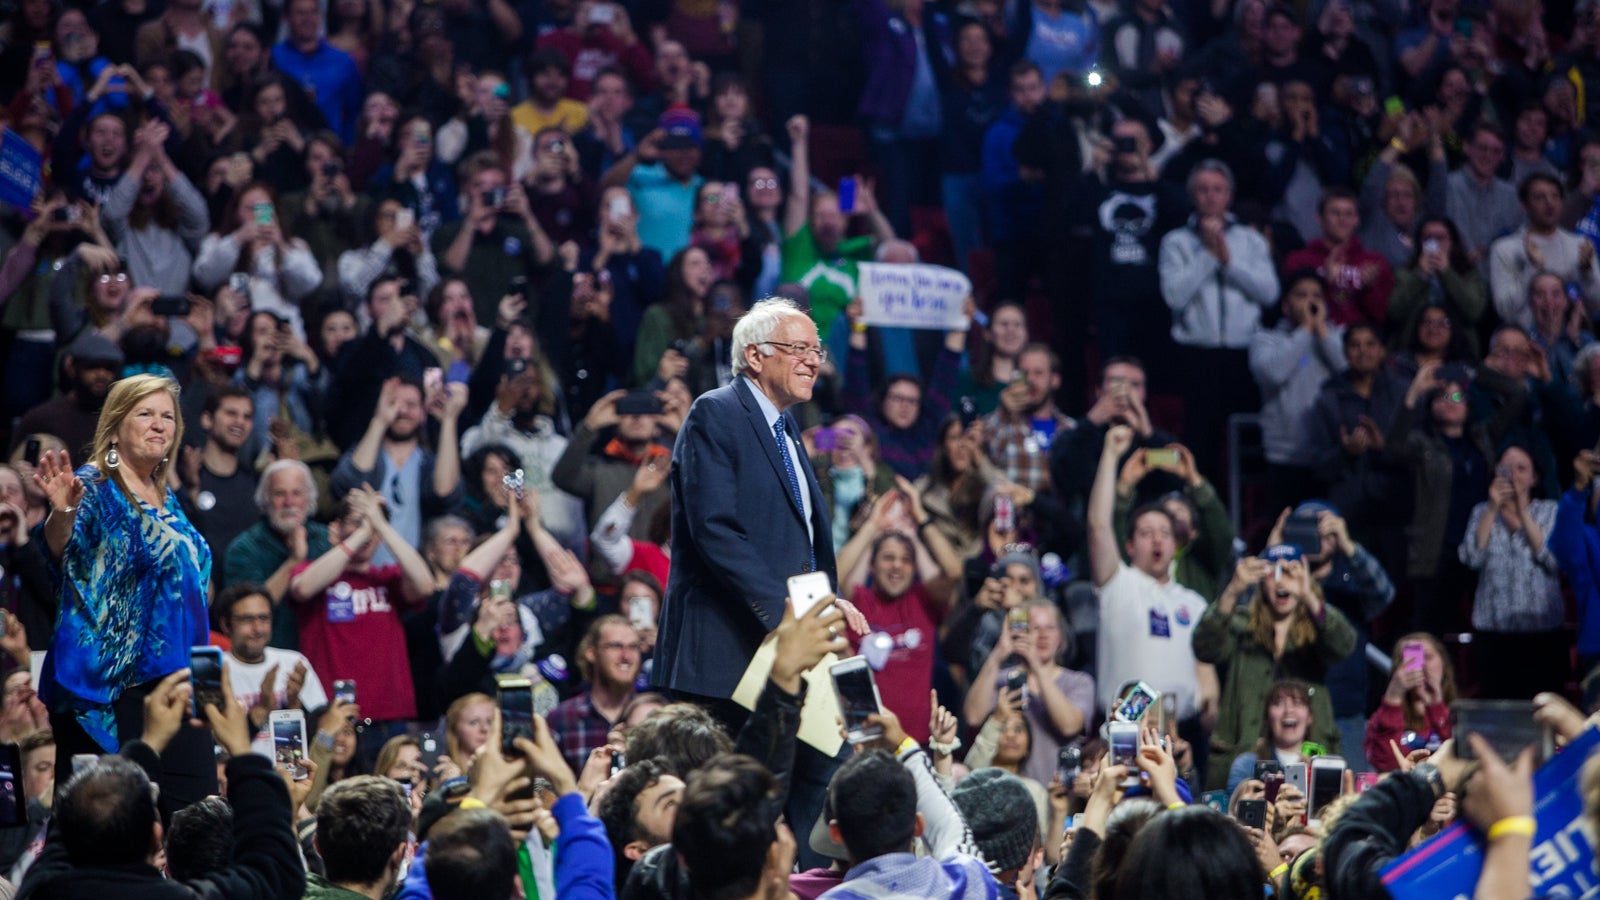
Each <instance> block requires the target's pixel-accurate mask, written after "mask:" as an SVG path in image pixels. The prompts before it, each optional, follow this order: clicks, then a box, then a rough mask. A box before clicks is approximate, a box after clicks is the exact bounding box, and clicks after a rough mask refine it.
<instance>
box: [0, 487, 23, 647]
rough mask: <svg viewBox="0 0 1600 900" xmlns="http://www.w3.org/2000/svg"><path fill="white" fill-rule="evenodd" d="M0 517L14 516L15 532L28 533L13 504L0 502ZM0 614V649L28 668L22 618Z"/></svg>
mask: <svg viewBox="0 0 1600 900" xmlns="http://www.w3.org/2000/svg"><path fill="white" fill-rule="evenodd" d="M0 517H7V518H9V517H15V521H16V522H17V526H18V527H17V528H16V529H15V533H16V534H18V535H24V536H25V535H26V534H27V533H28V530H27V528H25V527H21V526H22V523H24V522H25V521H26V519H24V518H23V514H22V511H21V510H19V509H17V508H16V507H15V506H12V505H10V504H0ZM26 541H27V538H26V537H23V538H22V540H20V541H14V543H15V544H16V545H18V546H21V545H22V544H23V543H26ZM0 616H3V617H4V618H5V633H4V634H0V651H3V652H4V653H5V654H6V655H7V656H9V657H11V658H12V659H13V660H16V663H17V667H18V668H21V669H26V668H28V661H29V656H28V630H27V629H26V628H24V627H22V620H21V619H19V618H17V617H16V615H14V614H12V613H9V612H4V611H0Z"/></svg>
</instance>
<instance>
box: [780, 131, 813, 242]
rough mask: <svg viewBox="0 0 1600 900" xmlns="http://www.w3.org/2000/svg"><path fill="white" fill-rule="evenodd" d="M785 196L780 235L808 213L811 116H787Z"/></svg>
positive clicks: (796, 226)
mask: <svg viewBox="0 0 1600 900" xmlns="http://www.w3.org/2000/svg"><path fill="white" fill-rule="evenodd" d="M787 127H788V130H789V199H787V200H785V201H784V206H783V236H784V237H792V236H793V235H795V234H798V233H799V231H800V229H801V228H804V227H805V224H806V220H807V219H809V218H810V217H811V148H810V147H809V146H808V145H807V141H809V140H810V137H811V120H810V119H807V118H806V117H805V116H794V117H793V118H791V119H789V122H788V125H787Z"/></svg>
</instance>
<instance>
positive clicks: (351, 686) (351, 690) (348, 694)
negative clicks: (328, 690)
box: [333, 678, 356, 703]
mask: <svg viewBox="0 0 1600 900" xmlns="http://www.w3.org/2000/svg"><path fill="white" fill-rule="evenodd" d="M333 699H335V700H339V701H342V702H345V703H354V702H356V683H355V681H353V680H352V679H349V678H340V679H338V680H337V681H335V682H334V683H333Z"/></svg>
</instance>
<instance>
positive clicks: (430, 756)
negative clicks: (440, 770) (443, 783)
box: [417, 731, 444, 778]
mask: <svg viewBox="0 0 1600 900" xmlns="http://www.w3.org/2000/svg"><path fill="white" fill-rule="evenodd" d="M443 747H444V744H443V743H441V742H440V740H439V738H438V737H436V736H435V735H434V733H433V732H431V731H424V732H422V733H421V734H418V735H417V748H418V749H420V750H421V751H422V755H421V756H419V757H417V763H418V765H420V766H422V770H423V771H424V772H426V773H428V777H429V778H432V777H433V769H434V767H435V766H437V765H439V754H440V753H442V752H444V751H443Z"/></svg>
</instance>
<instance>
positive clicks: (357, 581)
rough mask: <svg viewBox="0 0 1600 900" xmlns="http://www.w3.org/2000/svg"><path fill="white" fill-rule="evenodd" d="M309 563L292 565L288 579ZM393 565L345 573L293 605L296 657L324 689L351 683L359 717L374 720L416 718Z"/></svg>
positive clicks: (399, 582) (400, 581) (399, 577)
mask: <svg viewBox="0 0 1600 900" xmlns="http://www.w3.org/2000/svg"><path fill="white" fill-rule="evenodd" d="M310 564H311V563H310V562H309V561H308V562H303V563H301V564H300V565H298V566H296V567H295V569H294V573H293V574H292V575H290V577H291V578H293V577H294V576H295V575H299V574H300V572H301V571H302V570H304V569H305V568H306V567H307V566H309V565H310ZM404 584H405V573H404V572H403V571H402V570H401V569H400V567H399V566H398V565H388V566H373V567H372V568H370V569H368V570H367V571H365V572H352V571H348V570H347V571H345V572H343V573H341V574H340V575H339V577H338V578H337V579H335V580H334V582H333V584H331V585H329V586H328V589H327V590H325V591H323V592H322V594H321V596H318V597H313V598H312V599H310V600H307V601H306V602H304V603H300V604H296V605H295V609H294V612H295V618H296V620H297V621H298V622H299V625H300V652H301V653H304V654H305V656H306V659H309V660H311V668H312V669H313V670H314V671H315V672H316V673H317V676H318V677H319V678H321V679H322V681H323V683H324V684H332V683H333V682H334V681H335V680H337V679H341V678H352V679H355V682H356V701H357V702H358V703H360V704H361V715H362V716H364V717H366V718H370V719H373V720H376V721H380V722H385V721H395V720H409V719H415V718H416V717H417V698H416V696H415V694H413V693H412V689H411V662H410V660H409V659H407V658H406V635H405V629H404V628H403V627H402V626H401V624H400V610H399V608H398V606H397V604H398V603H400V602H401V600H402V599H403V597H404V595H405V591H404V587H403V585H404Z"/></svg>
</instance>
